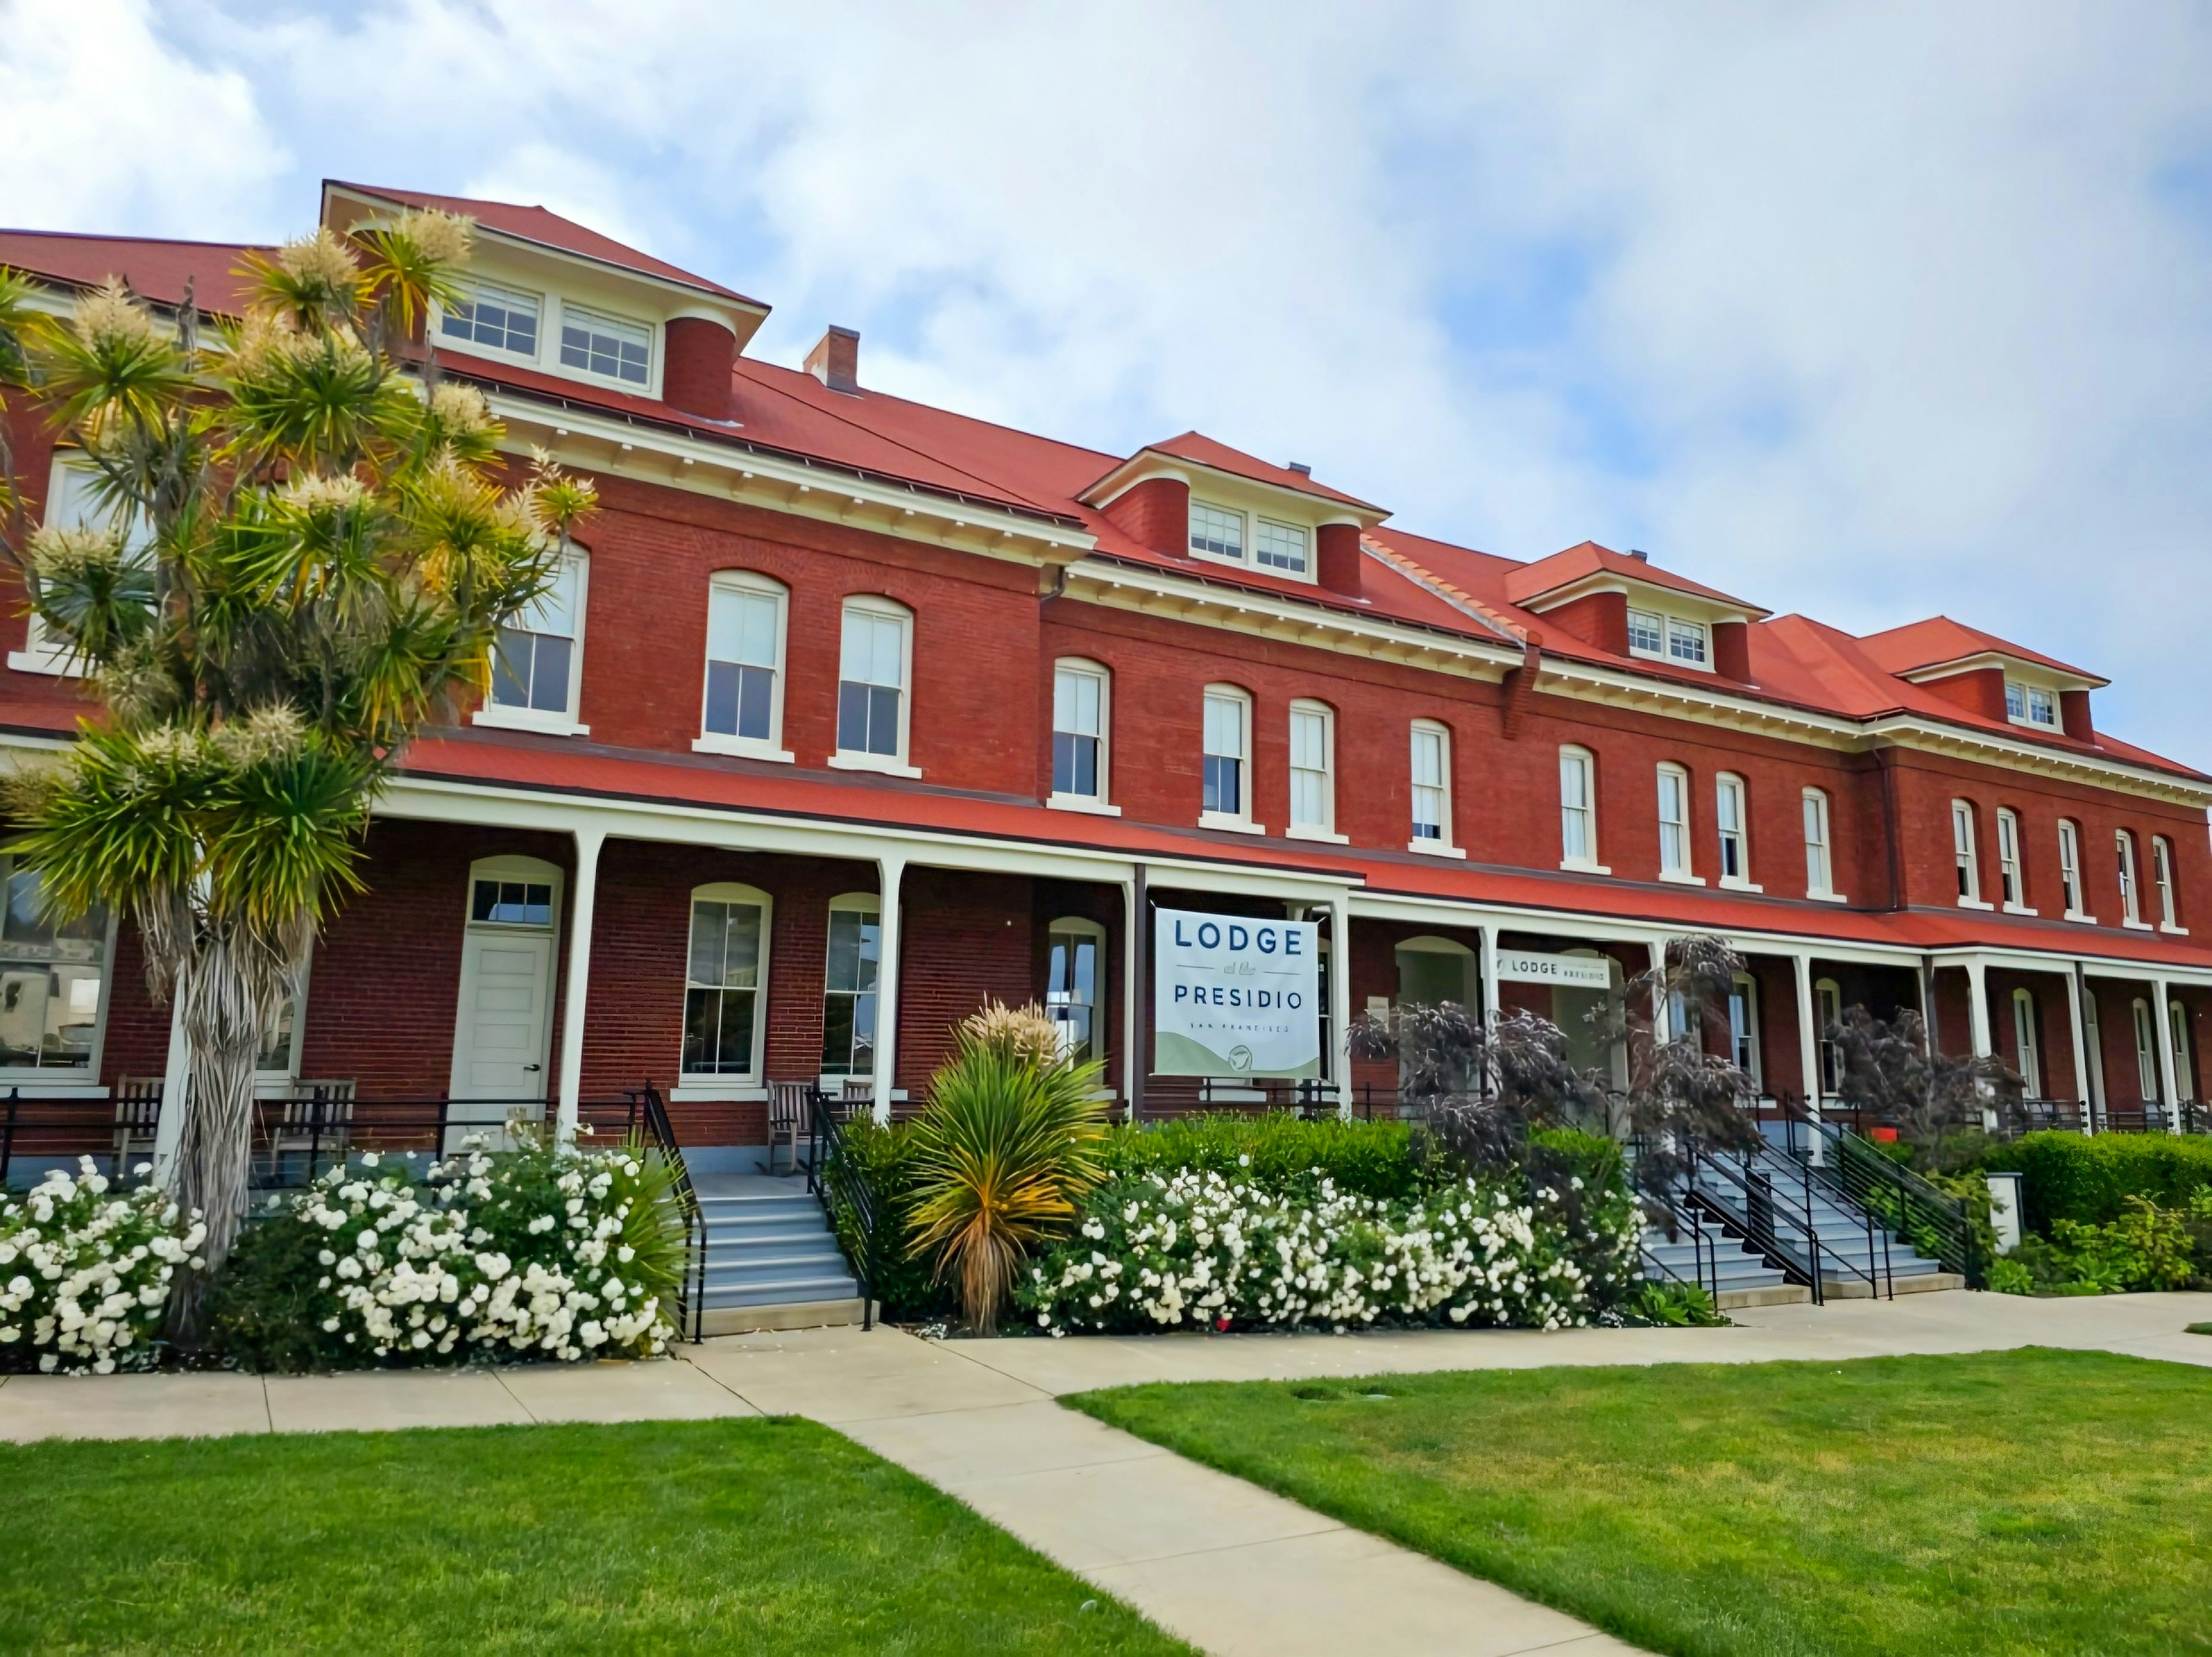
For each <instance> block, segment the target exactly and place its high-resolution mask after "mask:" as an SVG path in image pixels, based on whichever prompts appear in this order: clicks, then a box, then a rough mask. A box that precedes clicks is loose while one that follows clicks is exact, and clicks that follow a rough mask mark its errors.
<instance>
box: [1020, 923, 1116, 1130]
mask: <svg viewBox="0 0 2212 1657" xmlns="http://www.w3.org/2000/svg"><path fill="white" fill-rule="evenodd" d="M1055 937H1058V938H1089V939H1090V940H1091V942H1092V943H1094V944H1097V946H1098V989H1097V993H1098V996H1099V999H1097V1000H1096V1001H1091V1002H1086V1003H1080V1004H1079V1003H1072V1002H1071V1003H1064V1004H1060V1005H1087V1006H1088V1007H1089V1008H1090V1009H1091V1057H1092V1058H1093V1059H1105V1058H1109V1057H1110V1056H1111V1053H1112V1047H1111V1043H1112V1040H1113V1025H1114V1020H1113V1017H1112V1012H1113V1009H1112V1006H1111V1005H1110V1002H1109V998H1108V994H1107V983H1108V979H1109V974H1108V972H1107V966H1108V962H1107V958H1106V950H1107V947H1108V939H1107V936H1106V928H1105V927H1104V926H1102V925H1101V924H1100V923H1098V922H1097V921H1096V920H1091V917H1090V916H1088V915H1061V916H1060V917H1058V918H1057V919H1056V920H1048V921H1047V922H1046V923H1045V928H1044V970H1045V982H1044V984H1043V986H1042V987H1041V988H1040V989H1039V991H1038V992H1037V1001H1038V1003H1039V1004H1040V1005H1042V1006H1043V1008H1044V1010H1045V1017H1048V1018H1050V1017H1052V1009H1053V1006H1054V1003H1053V1001H1052V1000H1051V999H1050V997H1051V995H1052V940H1053V939H1054V938H1055ZM1054 1022H1057V1021H1054ZM1114 1096H1115V1095H1114V1091H1113V1089H1110V1088H1108V1087H1105V1086H1104V1085H1103V1078H1102V1085H1101V1086H1100V1087H1099V1089H1098V1090H1097V1092H1095V1093H1093V1094H1092V1095H1091V1097H1092V1098H1094V1099H1111V1098H1113V1097H1114Z"/></svg>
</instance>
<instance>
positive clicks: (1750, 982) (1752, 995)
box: [1729, 973, 1766, 1093]
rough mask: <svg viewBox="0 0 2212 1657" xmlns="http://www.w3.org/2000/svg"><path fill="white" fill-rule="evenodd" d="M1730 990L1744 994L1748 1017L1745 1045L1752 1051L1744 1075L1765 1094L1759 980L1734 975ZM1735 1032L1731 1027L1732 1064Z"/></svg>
mask: <svg viewBox="0 0 2212 1657" xmlns="http://www.w3.org/2000/svg"><path fill="white" fill-rule="evenodd" d="M1729 989H1730V990H1731V991H1735V990H1741V991H1742V992H1743V1005H1744V1011H1745V1013H1746V1015H1747V1018H1746V1022H1745V1024H1744V1035H1745V1038H1746V1041H1745V1044H1746V1046H1747V1047H1748V1048H1749V1050H1750V1057H1751V1062H1750V1063H1749V1064H1748V1065H1743V1066H1742V1069H1743V1071H1744V1073H1745V1074H1746V1075H1747V1076H1749V1077H1751V1079H1752V1080H1753V1082H1754V1083H1757V1085H1758V1087H1759V1091H1760V1092H1761V1093H1764V1092H1765V1090H1766V1043H1765V1041H1762V1040H1761V1039H1760V1035H1759V980H1757V979H1755V978H1753V976H1752V975H1751V974H1749V973H1733V974H1729ZM1729 1059H1730V1061H1731V1062H1733V1061H1734V1059H1735V1029H1734V1028H1733V1027H1731V1028H1730V1029H1729Z"/></svg>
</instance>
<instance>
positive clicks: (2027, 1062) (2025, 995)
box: [2012, 988, 2043, 1099]
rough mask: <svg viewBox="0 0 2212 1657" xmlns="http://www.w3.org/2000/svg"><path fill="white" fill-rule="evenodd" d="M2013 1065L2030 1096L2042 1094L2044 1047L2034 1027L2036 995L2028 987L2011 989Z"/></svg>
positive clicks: (2035, 1096) (2036, 1096)
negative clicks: (2012, 990)
mask: <svg viewBox="0 0 2212 1657" xmlns="http://www.w3.org/2000/svg"><path fill="white" fill-rule="evenodd" d="M2012 1045H2013V1059H2014V1063H2013V1068H2014V1069H2015V1070H2017V1071H2019V1072H2020V1077H2021V1089H2022V1090H2023V1091H2024V1092H2025V1093H2026V1094H2027V1096H2028V1097H2029V1098H2031V1099H2040V1098H2042V1097H2043V1047H2042V1043H2041V1041H2039V1039H2038V1036H2037V1035H2036V1028H2035V996H2034V994H2033V992H2032V991H2029V990H2027V989H2025V988H2021V989H2015V991H2014V992H2012Z"/></svg>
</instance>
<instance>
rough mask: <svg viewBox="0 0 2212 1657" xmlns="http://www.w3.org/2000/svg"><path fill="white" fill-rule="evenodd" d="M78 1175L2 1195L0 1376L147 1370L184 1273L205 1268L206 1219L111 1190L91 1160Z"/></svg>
mask: <svg viewBox="0 0 2212 1657" xmlns="http://www.w3.org/2000/svg"><path fill="white" fill-rule="evenodd" d="M78 1170H79V1171H78V1173H77V1174H76V1177H75V1178H71V1177H70V1175H69V1174H65V1173H64V1172H63V1171H62V1170H61V1169H59V1168H56V1169H54V1170H52V1172H50V1173H49V1174H47V1175H46V1179H45V1180H44V1181H42V1182H41V1183H40V1184H39V1185H37V1186H35V1187H33V1188H32V1189H31V1190H30V1191H29V1192H27V1193H25V1194H24V1196H23V1197H22V1198H21V1199H20V1200H15V1199H8V1198H6V1197H4V1196H0V1369H34V1368H35V1369H40V1370H43V1371H44V1372H46V1374H48V1375H53V1374H61V1375H112V1374H114V1373H115V1372H116V1371H117V1370H118V1369H143V1368H145V1367H146V1366H147V1365H149V1363H152V1362H153V1361H154V1353H155V1346H154V1338H155V1335H156V1334H157V1333H158V1332H160V1329H161V1320H162V1317H163V1316H164V1314H166V1313H167V1310H168V1305H169V1290H170V1287H171V1285H172V1284H173V1283H174V1282H175V1280H176V1275H177V1273H178V1272H188V1271H197V1270H199V1269H200V1268H201V1266H202V1265H203V1262H202V1261H201V1259H199V1257H198V1254H197V1250H198V1248H199V1247H200V1245H201V1243H202V1242H203V1241H204V1240H205V1238H206V1236H207V1228H206V1227H205V1226H204V1225H203V1224H202V1223H200V1218H199V1216H197V1214H185V1213H181V1212H179V1210H178V1208H177V1205H176V1204H175V1203H173V1202H172V1201H171V1200H170V1199H168V1197H167V1196H166V1195H165V1194H163V1193H161V1192H159V1191H155V1190H152V1189H150V1188H143V1187H142V1188H140V1189H138V1190H135V1191H127V1192H117V1191H113V1190H111V1188H110V1187H109V1182H108V1180H107V1177H106V1175H105V1174H100V1173H99V1172H97V1171H96V1170H95V1168H94V1166H93V1161H92V1158H90V1157H89V1156H87V1157H84V1158H82V1160H81V1161H80V1162H79V1163H78Z"/></svg>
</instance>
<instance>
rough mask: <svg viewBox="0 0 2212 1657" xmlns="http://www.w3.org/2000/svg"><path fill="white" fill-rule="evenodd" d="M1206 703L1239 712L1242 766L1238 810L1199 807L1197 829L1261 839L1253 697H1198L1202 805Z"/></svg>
mask: <svg viewBox="0 0 2212 1657" xmlns="http://www.w3.org/2000/svg"><path fill="white" fill-rule="evenodd" d="M1209 504H1211V503H1209ZM1209 700H1214V701H1234V702H1235V703H1236V704H1237V707H1238V708H1239V709H1241V710H1242V713H1241V715H1240V717H1241V718H1242V719H1243V732H1244V735H1243V747H1244V757H1243V762H1242V763H1243V771H1242V773H1241V774H1239V777H1238V779H1237V780H1238V783H1239V785H1240V786H1239V787H1238V789H1237V805H1238V807H1239V809H1238V810H1236V811H1233V812H1231V811H1208V810H1204V809H1203V807H1202V804H1201V809H1200V811H1199V814H1198V826H1199V827H1200V828H1201V829H1227V830H1228V831H1229V832H1230V833H1231V834H1235V835H1264V834H1266V833H1267V829H1266V828H1265V827H1264V826H1263V825H1262V824H1261V823H1259V822H1255V821H1254V820H1253V816H1252V795H1253V792H1254V788H1253V776H1254V771H1255V766H1254V765H1253V762H1252V759H1253V756H1252V693H1251V692H1250V691H1249V690H1247V689H1244V687H1243V686H1242V685H1236V684H1210V685H1207V686H1206V688H1205V689H1204V690H1202V691H1200V693H1199V704H1198V712H1199V727H1198V757H1199V796H1198V797H1199V799H1200V802H1201V803H1202V802H1203V801H1204V800H1205V798H1206V777H1205V765H1206V702H1207V701H1209Z"/></svg>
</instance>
